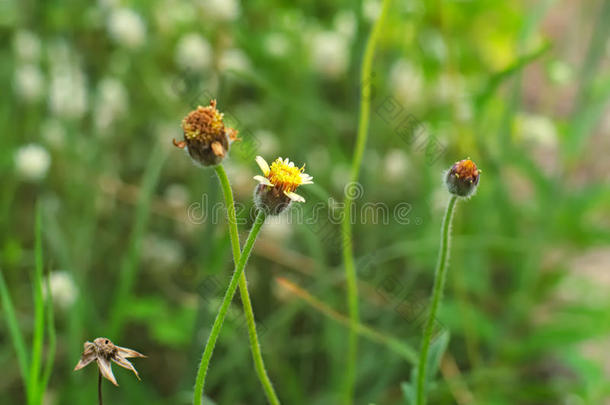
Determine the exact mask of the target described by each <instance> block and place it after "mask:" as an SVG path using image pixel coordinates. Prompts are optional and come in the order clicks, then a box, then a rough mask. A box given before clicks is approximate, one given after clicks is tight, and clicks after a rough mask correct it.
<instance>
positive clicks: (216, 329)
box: [193, 211, 265, 405]
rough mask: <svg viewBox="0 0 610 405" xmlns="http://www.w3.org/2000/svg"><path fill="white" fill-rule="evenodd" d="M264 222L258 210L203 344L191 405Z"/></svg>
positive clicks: (200, 395)
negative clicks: (205, 341) (208, 334)
mask: <svg viewBox="0 0 610 405" xmlns="http://www.w3.org/2000/svg"><path fill="white" fill-rule="evenodd" d="M264 222H265V214H264V213H263V212H262V211H259V212H258V215H257V216H256V219H255V220H254V224H253V225H252V229H251V230H250V234H249V235H248V239H247V240H246V243H245V245H244V250H243V252H242V254H241V256H240V257H239V261H238V262H237V266H235V272H234V273H233V276H232V277H231V281H230V282H229V287H228V288H227V291H226V293H225V296H224V298H223V300H222V305H221V306H220V310H219V311H218V314H217V315H216V319H215V320H214V325H213V326H212V331H211V332H210V336H209V337H208V341H207V343H206V344H205V349H204V350H203V356H202V357H201V364H200V365H199V370H198V371H197V379H196V381H195V392H194V396H193V405H199V404H201V401H202V400H203V386H204V383H205V376H206V374H207V371H208V366H209V365H210V360H211V358H212V352H213V351H214V346H215V345H216V340H218V335H219V334H220V329H221V328H222V324H223V322H224V320H225V317H226V315H227V311H228V310H229V305H231V300H232V299H233V296H234V295H235V290H237V284H238V282H239V278H240V277H241V274H242V273H243V271H244V268H245V267H246V263H247V262H248V258H249V257H250V253H251V252H252V248H253V247H254V242H255V241H256V237H257V235H258V233H259V231H260V230H261V227H262V225H263V223H264Z"/></svg>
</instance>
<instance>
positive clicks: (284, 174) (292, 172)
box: [254, 156, 313, 215]
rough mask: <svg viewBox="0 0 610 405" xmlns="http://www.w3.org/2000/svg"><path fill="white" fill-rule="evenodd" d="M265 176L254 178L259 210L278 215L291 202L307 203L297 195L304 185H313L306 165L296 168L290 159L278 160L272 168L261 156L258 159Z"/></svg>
mask: <svg viewBox="0 0 610 405" xmlns="http://www.w3.org/2000/svg"><path fill="white" fill-rule="evenodd" d="M256 163H258V166H259V167H260V168H261V170H262V172H263V176H260V175H258V176H254V180H256V181H258V183H259V184H258V186H257V187H256V188H255V189H254V202H255V204H256V207H257V208H258V209H259V210H262V211H264V212H265V213H266V214H268V215H278V214H279V213H281V212H282V211H284V210H285V209H286V208H287V207H288V206H289V205H290V203H291V202H293V201H296V202H305V199H304V198H303V197H301V196H300V195H298V194H297V193H295V191H296V189H297V188H298V187H299V186H301V185H304V184H313V181H312V180H313V177H311V176H310V175H308V174H307V173H305V172H304V171H305V165H303V166H301V167H297V166H295V164H294V163H293V162H291V161H290V160H289V159H288V158H286V159H282V158H281V157H280V158H277V159H276V160H275V161H273V163H271V166H269V164H268V163H267V161H266V160H265V159H263V158H262V157H261V156H257V157H256Z"/></svg>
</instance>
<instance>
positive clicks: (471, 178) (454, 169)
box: [445, 158, 481, 197]
mask: <svg viewBox="0 0 610 405" xmlns="http://www.w3.org/2000/svg"><path fill="white" fill-rule="evenodd" d="M480 174H481V171H480V170H479V169H477V165H476V164H475V163H474V162H473V161H472V160H470V158H468V159H464V160H460V161H459V162H456V163H455V164H454V165H453V166H451V169H449V170H448V171H447V175H446V176H445V184H447V188H448V189H449V192H450V193H451V194H455V195H457V196H460V197H469V196H471V195H472V194H473V193H474V192H475V191H476V189H477V186H478V185H479V177H480Z"/></svg>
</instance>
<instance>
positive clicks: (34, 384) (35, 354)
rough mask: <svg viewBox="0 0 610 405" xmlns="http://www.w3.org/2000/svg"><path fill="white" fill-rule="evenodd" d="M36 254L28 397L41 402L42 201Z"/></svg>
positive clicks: (42, 313)
mask: <svg viewBox="0 0 610 405" xmlns="http://www.w3.org/2000/svg"><path fill="white" fill-rule="evenodd" d="M34 233H35V239H36V241H35V256H36V265H35V266H34V280H33V282H32V288H33V290H34V292H33V293H34V335H33V338H32V362H31V364H30V384H29V387H28V388H29V394H28V399H29V402H30V403H31V404H37V403H40V399H41V395H42V393H41V392H40V386H39V384H40V368H41V363H42V349H43V340H44V321H45V319H44V318H45V309H44V299H43V296H42V266H43V257H42V215H41V207H40V203H38V204H36V224H35V230H34Z"/></svg>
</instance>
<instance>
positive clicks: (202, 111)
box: [174, 100, 237, 166]
mask: <svg viewBox="0 0 610 405" xmlns="http://www.w3.org/2000/svg"><path fill="white" fill-rule="evenodd" d="M223 116H224V114H222V113H221V112H219V111H218V110H217V109H216V100H211V101H210V105H209V106H207V107H202V106H199V107H197V109H196V110H193V111H191V112H190V113H189V114H188V115H187V116H186V117H185V118H184V119H183V120H182V129H183V131H184V140H183V141H180V142H178V141H176V140H175V139H174V145H175V146H176V147H178V148H180V149H184V148H186V150H187V151H188V153H189V155H190V156H191V158H192V159H193V162H195V163H196V164H198V165H200V166H215V165H217V164H219V163H220V162H222V160H223V159H224V158H225V156H226V155H227V153H228V152H229V147H230V145H231V143H232V142H233V141H235V140H236V139H237V130H235V129H233V128H229V127H226V126H225V124H224V122H223Z"/></svg>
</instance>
